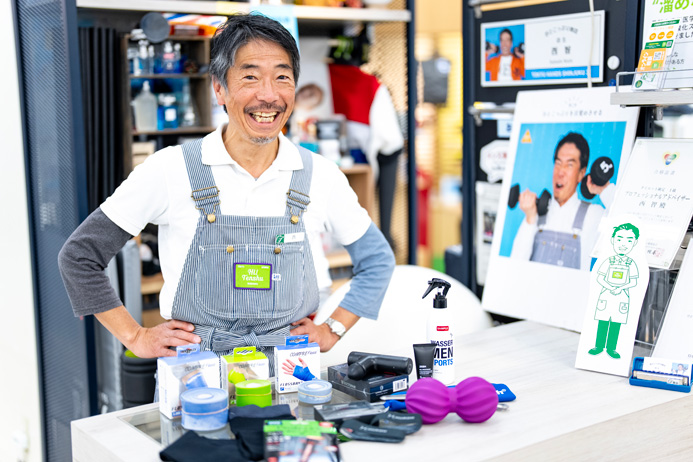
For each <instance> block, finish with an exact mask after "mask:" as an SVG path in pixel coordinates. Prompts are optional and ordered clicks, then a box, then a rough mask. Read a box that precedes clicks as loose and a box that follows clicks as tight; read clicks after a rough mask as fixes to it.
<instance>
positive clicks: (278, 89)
mask: <svg viewBox="0 0 693 462" xmlns="http://www.w3.org/2000/svg"><path fill="white" fill-rule="evenodd" d="M226 84H227V88H228V89H224V87H222V86H221V84H219V82H214V92H215V94H216V96H217V102H218V103H219V104H223V105H224V106H225V107H226V111H227V112H228V115H229V125H228V128H227V136H230V137H231V139H232V140H236V141H241V142H242V141H245V142H248V141H250V142H251V143H253V144H256V145H262V144H267V143H270V142H272V141H274V140H275V139H276V138H277V136H278V135H279V132H280V131H281V129H282V127H284V124H286V121H287V120H288V119H289V116H290V115H291V111H292V110H293V108H294V96H295V90H296V82H294V72H293V67H292V66H291V60H290V59H289V54H288V53H287V52H286V51H285V50H284V49H283V48H282V47H281V46H279V45H277V44H276V43H273V42H267V41H253V42H250V43H248V44H247V45H244V46H243V47H241V48H239V49H238V51H237V52H236V60H235V63H234V65H233V66H232V67H231V68H229V70H228V72H227V74H226Z"/></svg>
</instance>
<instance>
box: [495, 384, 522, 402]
mask: <svg viewBox="0 0 693 462" xmlns="http://www.w3.org/2000/svg"><path fill="white" fill-rule="evenodd" d="M491 385H493V386H494V387H495V388H496V393H498V402H499V403H504V402H506V401H514V400H515V398H517V397H516V396H515V393H513V392H512V391H510V388H508V386H507V385H505V384H504V383H493V384H491Z"/></svg>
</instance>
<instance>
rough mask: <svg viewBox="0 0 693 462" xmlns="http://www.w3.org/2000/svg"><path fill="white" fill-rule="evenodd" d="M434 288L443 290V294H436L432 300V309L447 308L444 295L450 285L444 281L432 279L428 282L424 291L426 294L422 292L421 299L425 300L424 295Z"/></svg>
mask: <svg viewBox="0 0 693 462" xmlns="http://www.w3.org/2000/svg"><path fill="white" fill-rule="evenodd" d="M436 288H438V289H443V292H442V293H441V292H438V293H437V294H436V296H435V298H434V300H433V308H447V306H448V300H447V298H446V295H447V294H448V290H450V283H449V282H448V281H446V280H445V279H439V278H433V279H431V280H430V281H428V289H426V292H424V294H423V297H421V298H426V295H428V294H430V293H431V291H432V290H433V289H436Z"/></svg>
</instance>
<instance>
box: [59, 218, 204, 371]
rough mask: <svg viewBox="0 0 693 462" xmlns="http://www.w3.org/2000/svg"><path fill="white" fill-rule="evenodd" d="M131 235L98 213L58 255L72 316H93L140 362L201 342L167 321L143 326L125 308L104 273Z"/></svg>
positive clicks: (187, 328) (188, 327) (186, 325)
mask: <svg viewBox="0 0 693 462" xmlns="http://www.w3.org/2000/svg"><path fill="white" fill-rule="evenodd" d="M131 237H132V236H131V235H130V234H128V233H127V232H126V231H124V230H122V229H121V228H120V227H119V226H118V225H116V224H115V223H113V221H111V220H110V219H109V218H108V217H107V216H106V215H105V214H104V213H103V212H102V211H101V209H100V208H99V209H96V210H95V211H94V212H93V213H92V214H91V215H89V217H87V219H86V220H84V222H83V223H82V224H81V225H80V226H79V227H78V228H77V229H76V230H75V231H74V232H73V233H72V235H71V236H70V238H69V239H68V240H67V242H65V244H64V245H63V248H62V249H61V250H60V254H59V255H58V266H59V268H60V274H61V276H62V278H63V282H64V283H65V288H66V290H67V293H68V296H69V297H70V301H71V303H72V309H73V312H74V314H75V316H84V315H89V314H94V315H96V318H97V319H98V320H99V322H101V323H102V324H103V325H104V326H105V327H106V328H107V329H108V330H109V331H110V332H111V333H112V334H113V335H114V336H115V337H116V338H117V339H118V340H120V341H121V343H123V345H125V346H126V347H127V348H129V349H130V350H131V351H132V352H133V353H135V354H136V355H137V356H140V357H142V358H147V357H157V356H172V355H175V352H173V351H171V350H168V347H169V346H178V345H185V344H187V343H199V341H200V339H199V337H198V336H197V335H194V334H191V333H190V332H192V330H193V326H192V324H190V323H185V322H182V321H169V322H166V323H164V324H161V325H160V326H157V327H155V328H152V329H147V328H143V327H141V326H140V325H139V324H138V323H137V322H136V321H135V320H134V319H133V318H132V316H131V315H130V313H129V312H128V311H127V309H126V308H125V307H124V306H123V302H122V301H121V300H120V298H118V296H117V295H116V293H115V290H113V287H112V286H111V283H110V281H109V279H108V276H106V274H105V273H104V269H105V268H106V266H107V265H108V263H109V262H110V261H111V259H112V258H113V257H114V256H115V255H116V254H117V253H118V251H120V249H121V248H122V247H123V245H125V243H126V242H127V241H128V240H129V239H130V238H131Z"/></svg>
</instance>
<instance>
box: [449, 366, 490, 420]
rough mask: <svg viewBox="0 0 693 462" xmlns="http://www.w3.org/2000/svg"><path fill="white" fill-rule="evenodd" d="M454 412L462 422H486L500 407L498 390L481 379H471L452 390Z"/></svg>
mask: <svg viewBox="0 0 693 462" xmlns="http://www.w3.org/2000/svg"><path fill="white" fill-rule="evenodd" d="M450 391H451V392H454V393H452V396H451V399H453V400H454V404H453V408H452V409H453V410H454V411H456V412H457V415H458V416H460V417H462V420H464V421H465V422H470V423H480V422H485V421H487V420H488V419H490V418H491V416H492V415H493V413H494V412H496V408H497V407H498V393H497V392H496V388H495V387H494V386H493V385H491V384H490V383H489V382H487V381H486V380H484V379H482V378H481V377H469V378H468V379H465V380H463V381H461V382H460V383H458V384H457V386H456V387H455V388H454V389H450Z"/></svg>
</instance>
